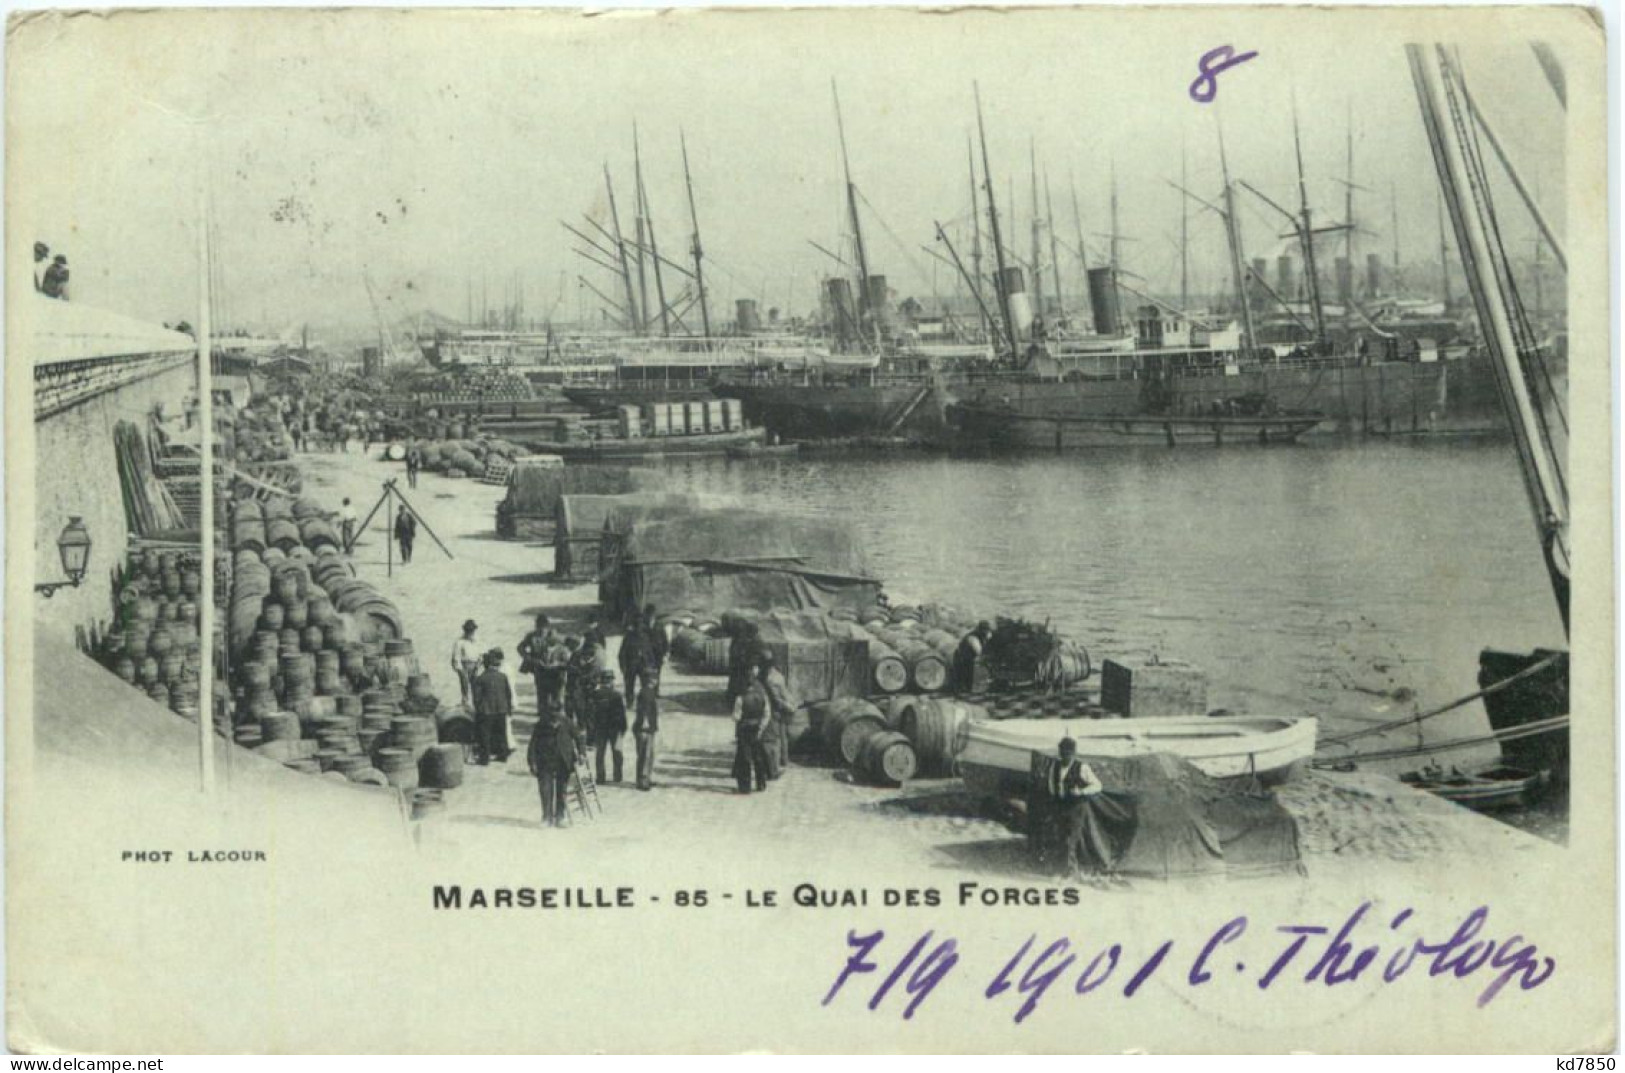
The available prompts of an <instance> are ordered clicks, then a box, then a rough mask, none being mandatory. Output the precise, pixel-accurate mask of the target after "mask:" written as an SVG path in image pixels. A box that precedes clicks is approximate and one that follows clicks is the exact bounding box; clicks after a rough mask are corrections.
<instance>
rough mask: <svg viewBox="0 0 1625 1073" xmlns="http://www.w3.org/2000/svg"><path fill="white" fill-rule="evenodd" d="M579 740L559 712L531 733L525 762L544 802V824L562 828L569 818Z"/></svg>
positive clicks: (543, 718)
mask: <svg viewBox="0 0 1625 1073" xmlns="http://www.w3.org/2000/svg"><path fill="white" fill-rule="evenodd" d="M577 755H578V754H577V752H576V740H575V732H574V729H573V728H572V727H571V726H570V722H569V720H567V719H565V718H564V717H563V716H561V715H559V714H558V713H557V712H552V713H549V714H548V715H545V716H543V717H542V718H541V719H540V720H539V721H538V722H537V723H536V729H535V730H533V731H531V733H530V746H529V747H528V748H527V749H526V750H525V761H526V763H527V764H528V765H529V767H530V773H531V774H532V775H534V776H536V789H537V791H538V793H539V794H540V795H541V799H542V824H543V825H544V826H546V827H563V826H564V823H565V819H566V818H567V817H568V816H569V814H570V813H569V802H568V799H567V795H568V793H569V789H570V775H571V773H572V772H574V771H575V766H576V756H577Z"/></svg>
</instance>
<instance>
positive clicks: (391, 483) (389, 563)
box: [344, 477, 456, 577]
mask: <svg viewBox="0 0 1625 1073" xmlns="http://www.w3.org/2000/svg"><path fill="white" fill-rule="evenodd" d="M395 480H396V478H394V477H391V478H390V479H389V480H387V481H385V482H384V494H383V495H381V496H379V497H378V502H376V503H374V504H373V505H372V509H371V510H369V511H368V512H367V517H366V518H365V519H364V520H363V521H362V523H361V524H360V525H358V526H356V531H355V535H356V536H357V537H359V536H360V535H361V534H362V533H365V532H366V531H367V526H369V525H371V524H372V519H373V517H374V516H375V515H376V514H377V513H378V509H379V508H380V507H383V506H384V505H385V504H386V503H388V502H389V501H390V500H391V499H397V500H399V501H400V505H401V507H402V508H403V509H405V510H406V511H408V512H409V513H410V514H411V515H412V517H414V518H416V519H417V521H418V524H419V525H421V526H423V531H424V532H425V533H428V534H429V539H430V540H432V541H434V543H435V547H437V548H439V549H440V550H441V551H443V552H445V553H446V558H448V559H454V558H456V556H454V555H452V553H451V550H450V549H449V548H447V547H446V546H445V545H444V544H442V543H441V542H440V538H439V537H437V536H435V533H434V530H433V529H430V528H429V523H428V522H426V521H424V520H423V515H421V514H419V513H418V510H417V508H416V507H414V506H412V504H411V503H410V502H408V501H407V498H406V493H405V492H403V491H401V490H400V489H399V488H397V487H395ZM394 513H395V512H392V511H390V510H388V509H385V511H384V524H385V531H384V554H385V556H386V558H385V570H386V571H387V573H386V575H385V576H387V577H394V576H395V526H394V523H393V522H392V521H391V520H390V519H391V518H392V517H393V516H394ZM352 543H353V542H352ZM344 550H345V552H346V553H348V552H349V551H350V548H349V547H346V548H345V549H344Z"/></svg>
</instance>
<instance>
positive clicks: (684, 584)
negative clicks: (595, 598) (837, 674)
mask: <svg viewBox="0 0 1625 1073" xmlns="http://www.w3.org/2000/svg"><path fill="white" fill-rule="evenodd" d="M603 547H604V551H603V554H604V556H605V560H604V564H603V568H604V571H605V575H606V577H605V584H604V586H603V587H602V588H601V590H600V595H601V597H602V598H603V599H604V602H605V603H606V604H608V605H609V606H610V607H611V608H612V609H613V610H615V611H618V612H620V613H622V614H624V613H626V612H627V611H628V610H630V609H632V608H640V607H643V606H646V605H648V604H653V605H654V606H655V608H656V610H657V611H659V612H660V613H667V612H675V611H696V612H699V611H705V612H712V613H721V612H722V611H727V610H731V609H735V608H754V609H757V610H763V611H766V610H774V609H780V610H789V611H800V610H806V609H810V608H832V607H851V608H854V609H858V608H863V607H871V606H873V605H874V603H875V600H876V598H877V596H878V594H879V591H880V583H879V582H878V581H877V580H875V579H874V578H873V577H872V576H871V575H870V573H869V568H868V564H867V563H866V561H865V560H864V557H863V554H862V551H861V549H860V548H859V545H858V540H857V536H856V534H855V533H854V532H853V531H852V530H851V529H850V528H849V527H847V526H846V525H844V524H842V523H840V522H835V521H830V520H826V519H819V518H801V517H792V516H788V515H782V514H769V513H764V512H760V511H745V510H737V509H732V510H685V509H683V508H680V507H672V508H651V509H647V510H642V509H634V510H631V511H621V510H615V511H611V512H610V515H609V517H608V519H607V520H606V522H605V540H604V546H603Z"/></svg>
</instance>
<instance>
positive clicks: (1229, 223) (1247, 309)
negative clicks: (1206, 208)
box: [1214, 115, 1253, 352]
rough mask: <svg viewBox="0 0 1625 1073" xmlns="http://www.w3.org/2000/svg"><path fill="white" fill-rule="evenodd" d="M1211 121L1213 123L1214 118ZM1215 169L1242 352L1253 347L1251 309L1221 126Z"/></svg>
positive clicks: (1239, 231)
mask: <svg viewBox="0 0 1625 1073" xmlns="http://www.w3.org/2000/svg"><path fill="white" fill-rule="evenodd" d="M1214 122H1215V124H1216V125H1217V122H1218V117H1217V115H1215V117H1214ZM1218 131H1219V168H1220V170H1221V171H1222V172H1223V174H1224V233H1225V238H1227V239H1228V240H1229V246H1230V278H1231V280H1232V282H1233V283H1234V285H1235V288H1236V302H1237V303H1238V304H1239V305H1240V306H1241V345H1242V350H1243V352H1246V351H1250V350H1252V348H1253V310H1252V306H1251V305H1250V304H1248V302H1247V286H1246V276H1245V274H1244V272H1243V269H1242V266H1243V265H1244V264H1246V263H1247V262H1246V254H1245V253H1244V252H1243V251H1242V248H1241V227H1240V226H1239V224H1238V221H1237V219H1236V192H1235V190H1234V189H1233V188H1232V187H1231V185H1230V157H1229V156H1228V155H1227V154H1226V153H1225V151H1224V127H1222V126H1219V127H1218Z"/></svg>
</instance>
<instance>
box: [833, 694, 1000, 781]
mask: <svg viewBox="0 0 1625 1073" xmlns="http://www.w3.org/2000/svg"><path fill="white" fill-rule="evenodd" d="M985 718H987V711H986V709H984V708H981V707H979V706H978V705H974V704H968V703H966V702H964V701H961V700H957V699H955V698H952V697H921V696H914V695H899V696H895V697H891V698H888V699H887V700H886V701H884V702H883V703H881V704H876V703H874V702H873V701H868V700H863V699H861V698H858V697H842V698H838V699H836V700H832V701H827V702H825V703H823V704H815V705H813V706H812V719H811V722H812V730H811V733H812V734H813V736H814V740H815V741H816V743H817V744H818V745H819V746H820V748H821V749H822V750H823V753H824V755H825V756H827V757H828V758H829V760H830V761H832V762H833V763H836V764H842V765H845V766H846V767H848V768H850V769H851V770H852V773H853V774H854V775H856V776H857V777H858V778H860V779H862V780H864V781H865V782H871V783H876V784H879V785H886V786H896V785H899V784H901V783H904V782H907V781H908V780H910V779H912V778H914V777H915V776H916V775H930V776H938V777H946V776H949V775H952V774H953V773H954V761H955V759H956V758H957V757H958V756H959V753H960V751H961V750H962V749H963V748H964V747H965V738H966V734H967V733H968V731H969V726H970V723H971V722H972V721H973V720H976V719H985Z"/></svg>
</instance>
